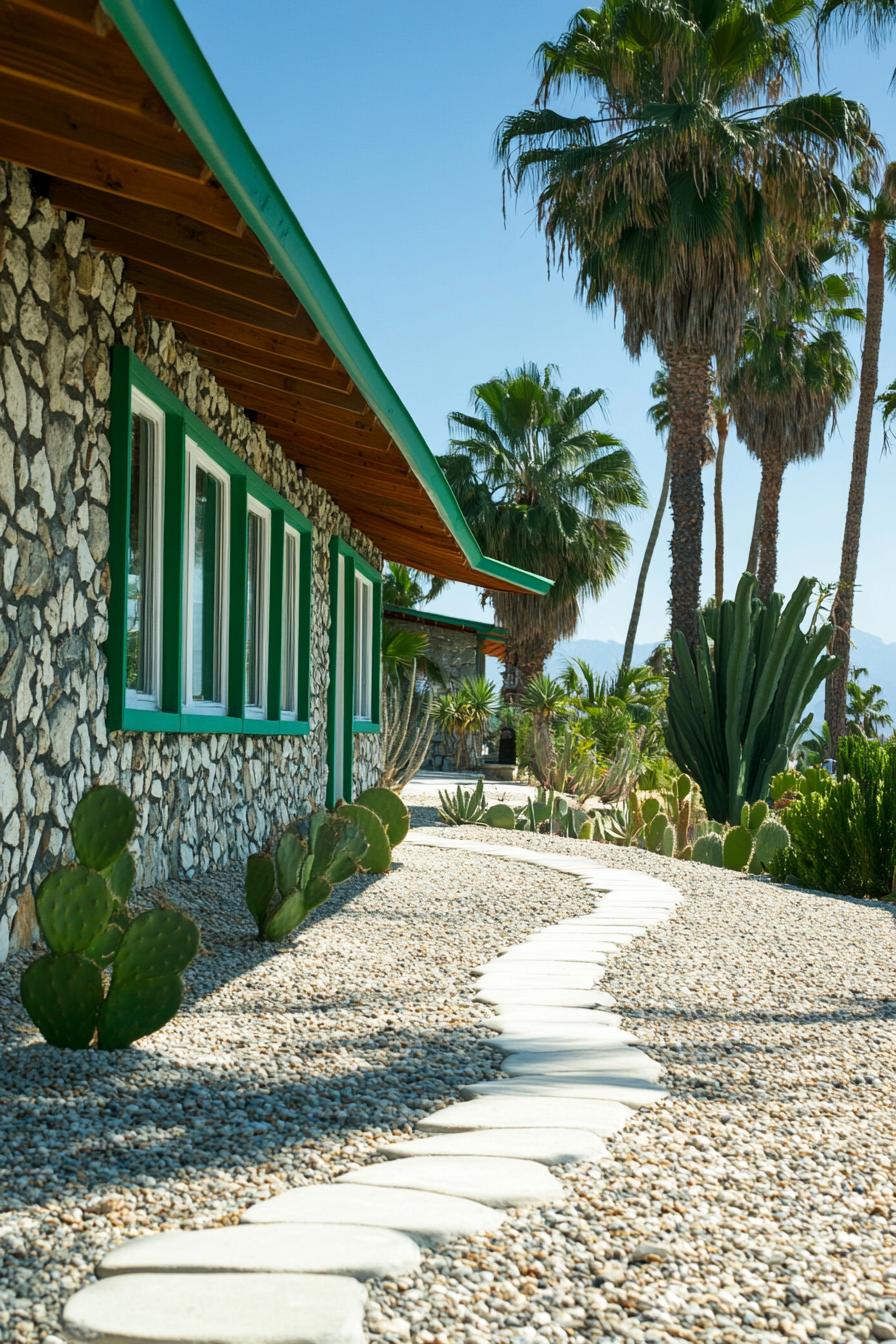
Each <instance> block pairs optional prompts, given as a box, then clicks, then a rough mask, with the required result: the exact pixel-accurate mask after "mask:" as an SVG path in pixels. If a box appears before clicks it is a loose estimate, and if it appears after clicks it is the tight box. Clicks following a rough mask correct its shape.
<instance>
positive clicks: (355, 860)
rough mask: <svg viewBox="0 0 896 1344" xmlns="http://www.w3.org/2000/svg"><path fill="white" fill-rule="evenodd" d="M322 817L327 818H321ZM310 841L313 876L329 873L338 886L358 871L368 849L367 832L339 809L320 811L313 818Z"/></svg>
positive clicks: (328, 876) (324, 875) (330, 880)
mask: <svg viewBox="0 0 896 1344" xmlns="http://www.w3.org/2000/svg"><path fill="white" fill-rule="evenodd" d="M318 817H323V820H322V821H319V822H318ZM310 841H311V843H310V846H309V848H310V851H311V854H312V856H313V858H314V865H313V867H312V870H311V871H312V874H313V876H314V877H325V878H326V879H327V881H328V882H329V883H330V885H331V886H334V887H335V886H336V885H337V884H338V883H339V882H344V881H345V880H346V879H347V878H349V877H352V876H353V875H354V874H355V873H356V872H357V871H358V868H359V867H360V865H361V863H362V861H363V858H364V853H365V851H366V849H367V841H366V840H365V839H364V832H363V831H362V830H360V828H359V827H358V826H356V825H355V823H354V822H353V821H351V820H350V819H349V818H348V817H343V816H341V815H339V814H338V813H337V814H336V815H335V816H328V815H327V814H326V813H318V814H317V817H315V818H314V819H313V821H312V826H311V830H310Z"/></svg>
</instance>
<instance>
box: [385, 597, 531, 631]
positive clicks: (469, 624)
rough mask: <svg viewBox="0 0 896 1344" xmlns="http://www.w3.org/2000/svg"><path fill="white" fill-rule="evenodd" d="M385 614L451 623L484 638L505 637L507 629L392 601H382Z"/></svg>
mask: <svg viewBox="0 0 896 1344" xmlns="http://www.w3.org/2000/svg"><path fill="white" fill-rule="evenodd" d="M383 614H384V615H385V616H397V617H398V618H399V619H401V618H402V617H405V618H407V619H408V620H413V621H425V622H426V623H427V624H428V625H453V626H457V627H458V628H459V629H461V630H472V631H473V633H474V634H476V635H479V636H480V637H481V638H485V639H506V638H507V629H506V628H505V627H504V626H503V625H489V624H488V622H487V621H468V620H467V619H466V617H464V616H440V615H439V613H438V612H435V611H422V610H421V609H420V608H419V607H400V606H397V605H396V604H395V603H394V602H384V603H383Z"/></svg>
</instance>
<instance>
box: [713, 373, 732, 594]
mask: <svg viewBox="0 0 896 1344" xmlns="http://www.w3.org/2000/svg"><path fill="white" fill-rule="evenodd" d="M710 409H711V411H712V419H713V425H714V428H715V432H716V452H715V458H716V470H715V477H714V479H713V491H712V498H713V524H714V527H715V543H716V544H715V579H716V584H715V599H716V606H717V607H720V606H721V605H722V599H723V598H724V596H725V509H724V500H723V497H722V468H723V466H724V463H725V447H726V445H727V443H728V429H729V426H730V423H731V407H730V406H729V404H728V396H727V393H726V392H725V389H724V388H723V387H722V385H721V381H720V380H718V376H717V382H716V388H715V393H714V395H713V398H712V403H711V407H710Z"/></svg>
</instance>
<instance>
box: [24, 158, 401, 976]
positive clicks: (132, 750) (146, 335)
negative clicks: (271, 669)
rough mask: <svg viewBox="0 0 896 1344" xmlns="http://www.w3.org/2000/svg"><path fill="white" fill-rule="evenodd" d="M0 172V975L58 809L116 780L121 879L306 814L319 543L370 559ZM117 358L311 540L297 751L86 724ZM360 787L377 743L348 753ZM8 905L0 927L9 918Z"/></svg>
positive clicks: (322, 502)
mask: <svg viewBox="0 0 896 1344" xmlns="http://www.w3.org/2000/svg"><path fill="white" fill-rule="evenodd" d="M83 235H84V223H83V221H82V220H78V219H75V218H71V219H69V218H67V217H66V216H65V215H64V214H62V213H61V212H59V211H56V210H54V209H53V208H52V207H51V206H50V205H49V203H48V202H47V201H46V200H44V199H41V198H39V197H36V196H35V195H34V194H33V193H32V188H31V182H30V177H29V174H28V173H26V172H25V171H24V170H23V169H20V168H15V167H12V166H9V165H4V164H2V163H0V347H2V349H0V538H2V546H0V569H2V603H0V961H2V960H3V958H4V957H5V955H6V951H7V947H8V944H9V938H10V931H11V930H12V936H13V939H14V941H20V942H26V941H28V940H30V938H31V936H32V928H33V902H32V900H31V891H32V888H33V886H34V884H35V883H36V882H38V881H39V880H40V879H41V878H42V877H43V875H44V874H45V873H46V871H47V869H48V868H49V867H51V866H52V864H53V863H54V862H56V861H57V860H58V859H59V858H60V856H62V855H63V854H64V851H65V848H66V843H67V833H68V823H69V819H70V817H71V813H72V809H73V808H74V806H75V804H76V802H77V801H78V799H79V798H80V797H81V795H82V793H83V792H84V791H85V790H86V789H87V788H88V787H89V786H90V785H91V784H92V783H95V782H99V783H107V782H114V783H117V784H119V785H120V786H121V787H122V788H123V789H125V790H126V791H127V792H128V793H130V794H131V796H132V797H133V798H134V799H135V801H136V802H137V804H138V814H139V818H140V836H139V840H138V856H137V857H138V880H140V881H141V882H142V883H144V884H146V883H150V882H157V881H160V880H163V879H165V878H167V877H168V876H171V875H175V874H180V875H187V876H189V875H191V874H195V873H197V872H200V871H203V870H206V869H209V868H211V867H217V866H219V865H223V864H227V863H229V862H231V861H234V860H239V859H243V858H244V857H245V855H246V853H247V852H248V851H249V849H250V848H252V847H255V846H258V845H260V844H263V843H264V841H265V840H266V839H267V838H268V835H269V834H270V833H271V831H272V830H276V829H277V828H278V827H282V826H283V825H285V824H286V823H287V822H288V821H289V820H291V819H292V818H294V817H296V816H297V815H299V814H302V813H306V812H308V811H309V810H310V809H311V808H312V807H313V806H315V805H318V804H320V803H321V802H322V801H323V797H324V790H325V785H326V689H327V677H328V668H327V640H328V628H329V604H328V596H327V585H328V577H329V557H328V544H329V540H330V537H331V536H332V535H334V534H338V535H339V536H341V537H342V538H343V539H344V540H346V541H347V542H348V543H349V544H350V545H352V546H354V547H355V548H356V549H357V550H358V551H360V552H361V554H362V555H364V556H365V558H366V559H367V560H369V561H370V563H372V564H374V565H375V566H376V567H377V568H379V567H380V566H381V557H380V555H379V553H378V552H377V551H376V550H375V548H374V547H373V546H372V544H371V543H370V542H369V541H368V540H367V538H366V537H364V536H363V535H362V534H361V533H358V532H356V531H354V530H353V529H352V527H351V523H350V520H349V519H348V517H347V516H346V515H345V514H344V513H342V512H341V511H340V510H339V509H338V508H337V506H336V504H335V503H334V502H333V500H332V499H331V498H330V497H329V496H328V495H327V494H326V493H325V492H324V491H323V490H321V489H320V488H319V487H317V486H315V485H313V484H312V483H311V482H309V481H307V480H305V479H303V477H302V474H301V472H300V470H299V469H298V468H297V467H296V466H295V465H294V464H293V463H291V462H290V461H289V460H288V459H287V458H286V456H285V454H284V453H283V451H282V450H281V449H280V447H279V446H278V445H277V444H275V443H273V442H272V441H271V440H269V439H268V437H267V436H266V434H265V432H264V430H263V429H261V428H260V427H259V426H257V425H255V424H253V423H251V422H250V421H249V420H248V419H247V418H246V417H245V416H244V415H243V414H242V413H241V412H240V411H239V410H238V409H237V408H236V407H235V406H233V405H232V404H231V403H230V401H229V400H228V398H227V396H226V395H225V393H224V392H223V390H222V389H221V388H220V387H219V386H218V384H217V383H216V381H215V379H214V378H213V377H212V376H211V375H210V374H208V373H207V372H206V371H205V370H204V369H203V368H202V367H201V365H200V364H199V362H198V360H197V359H196V357H195V356H194V355H192V354H190V353H189V351H188V350H187V349H186V348H185V347H184V346H183V345H181V344H180V343H179V342H178V340H177V338H176V333H175V331H174V329H173V328H172V326H171V325H170V324H159V323H158V322H156V321H154V320H152V319H147V320H145V321H144V320H142V318H141V316H140V312H139V304H138V302H137V300H136V295H135V291H134V289H133V287H132V286H131V285H129V284H128V282H127V275H126V267H125V263H124V262H123V260H122V259H121V258H120V257H115V256H109V255H103V254H100V253H97V252H96V251H95V250H93V249H92V248H90V247H89V246H87V245H85V243H84V238H83ZM117 343H124V344H126V345H128V346H130V347H131V348H132V349H134V351H135V352H136V354H137V355H138V356H139V357H140V359H142V360H143V361H144V363H146V364H147V365H148V367H149V368H150V369H151V370H152V371H153V373H154V374H156V376H157V377H158V378H160V379H161V380H162V381H163V382H164V383H166V384H167V385H168V386H169V387H170V388H171V389H172V390H173V391H174V392H175V393H176V394H177V395H178V396H179V397H180V398H181V400H182V401H183V402H185V404H186V405H187V406H188V407H189V408H190V409H191V410H192V411H193V412H194V413H195V414H196V415H198V416H199V417H200V419H201V420H202V421H203V422H204V423H205V424H207V425H208V426H209V427H210V428H211V429H212V430H213V431H214V432H215V433H216V434H218V436H219V437H220V438H221V439H222V440H223V441H224V442H225V443H226V444H227V445H228V447H230V448H231V449H232V450H233V451H234V452H236V453H238V454H240V455H241V456H242V457H244V458H245V460H246V461H247V462H248V463H249V464H250V465H251V466H252V467H253V468H254V470H255V471H257V472H258V473H259V475H260V476H263V477H264V478H265V480H267V481H268V482H269V483H270V484H271V485H272V486H273V487H274V488H275V489H276V490H277V491H279V493H280V494H281V495H283V497H284V498H285V499H287V500H289V502H290V503H291V504H293V505H295V507H296V508H298V509H300V510H301V511H302V512H303V513H304V514H305V515H306V516H307V517H308V518H309V519H310V520H311V522H312V523H313V524H314V526H315V542H314V579H313V601H312V607H313V611H312V668H311V732H310V734H309V735H308V736H307V737H282V738H276V737H273V738H264V737H244V736H240V735H225V734H214V733H211V734H208V735H197V736H189V735H181V734H159V733H114V734H109V733H107V731H106V727H105V704H106V698H107V687H106V676H105V657H104V653H103V648H102V646H103V642H104V640H105V638H106V633H107V600H106V599H107V595H108V592H109V571H108V567H107V564H106V553H107V548H108V541H109V532H108V517H107V505H108V498H109V442H108V439H107V432H108V428H109V411H108V398H109V390H110V353H111V350H112V347H113V346H114V345H115V344H117ZM355 744H356V751H355V757H356V761H355V783H356V787H359V788H360V787H365V786H366V785H367V784H369V783H373V782H375V781H376V779H377V778H378V776H379V770H380V750H381V748H380V739H379V736H378V735H376V734H370V733H367V734H360V735H358V736H357V737H356V739H355ZM17 907H18V911H19V913H18V918H17V919H15V922H14V916H16V911H17Z"/></svg>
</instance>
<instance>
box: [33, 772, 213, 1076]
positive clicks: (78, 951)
mask: <svg viewBox="0 0 896 1344" xmlns="http://www.w3.org/2000/svg"><path fill="white" fill-rule="evenodd" d="M136 824H137V816H136V812H135V810H134V805H133V803H132V802H131V800H130V799H129V798H128V797H127V796H126V795H125V794H123V793H122V792H121V791H120V790H119V789H116V788H113V787H112V786H111V785H103V786H102V787H99V788H95V789H91V790H90V792H89V793H87V794H85V795H84V797H83V798H82V799H81V801H80V802H79V803H78V806H77V807H76V808H75V811H74V814H73V816H72V840H73V842H74V846H75V853H76V855H77V857H78V859H79V862H78V863H76V864H71V865H69V866H67V867H63V868H58V869H56V870H55V871H54V872H52V873H50V875H49V876H48V877H47V878H46V879H45V880H44V882H43V883H42V884H41V886H40V888H39V889H38V893H37V900H36V905H37V918H38V923H39V924H40V929H41V932H42V934H43V936H44V939H45V940H46V943H47V946H48V947H49V949H50V951H49V953H47V954H46V955H45V956H42V957H39V958H38V960H37V961H35V962H33V963H32V965H30V966H29V967H28V968H27V970H26V971H25V973H24V974H23V976H22V1002H23V1004H24V1006H25V1010H26V1012H27V1013H28V1015H29V1017H30V1018H31V1020H32V1021H33V1022H34V1024H35V1026H36V1027H37V1028H38V1030H39V1031H40V1032H41V1033H42V1034H43V1036H44V1037H45V1039H46V1040H47V1041H48V1042H49V1044H50V1045H57V1046H63V1047H67V1048H69V1049H86V1047H87V1046H89V1045H90V1044H91V1042H92V1041H93V1039H94V1037H95V1036H96V1037H97V1044H98V1046H99V1048H100V1049H101V1050H120V1049H122V1048H123V1047H124V1046H127V1045H131V1044H132V1043H133V1042H134V1041H136V1040H139V1038H140V1037H141V1036H148V1035H149V1034H150V1033H151V1032H153V1031H158V1029H159V1028H160V1027H163V1026H164V1025H165V1023H166V1022H168V1021H169V1020H170V1019H171V1018H172V1017H173V1016H174V1014H175V1013H176V1012H177V1010H178V1008H179V1007H180V1002H181V997H182V995H183V983H182V981H181V978H180V972H181V971H182V970H184V968H185V967H186V966H188V965H189V963H190V962H191V961H192V959H193V957H194V956H195V954H196V949H197V947H198V944H199V932H198V930H197V928H196V925H195V924H194V923H193V921H192V920H191V919H188V918H187V916H186V915H181V914H178V913H177V912H176V911H174V910H148V911H146V912H145V913H144V914H142V915H138V916H137V918H136V919H134V920H133V921H131V920H130V918H129V915H128V910H127V900H128V897H129V895H130V892H131V888H132V886H133V883H134V861H133V859H132V858H131V855H130V854H129V853H128V850H127V845H128V843H129V841H130V840H131V837H132V836H133V833H134V830H135V828H136ZM104 971H111V981H109V982H108V985H107V980H106V978H105V977H104Z"/></svg>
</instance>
